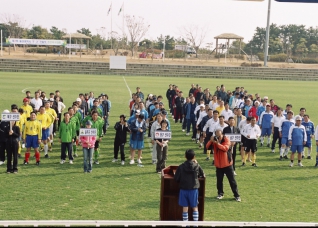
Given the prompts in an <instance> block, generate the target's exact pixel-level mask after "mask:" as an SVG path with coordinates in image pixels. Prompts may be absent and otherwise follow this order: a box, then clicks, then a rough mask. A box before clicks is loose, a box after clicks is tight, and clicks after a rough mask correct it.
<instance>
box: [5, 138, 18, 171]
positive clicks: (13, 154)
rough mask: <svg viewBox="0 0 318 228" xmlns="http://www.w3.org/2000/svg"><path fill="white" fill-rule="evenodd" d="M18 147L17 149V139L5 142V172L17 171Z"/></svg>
mask: <svg viewBox="0 0 318 228" xmlns="http://www.w3.org/2000/svg"><path fill="white" fill-rule="evenodd" d="M18 149H19V143H18V141H17V140H12V142H7V145H6V150H7V172H14V171H18ZM12 161H13V163H12Z"/></svg>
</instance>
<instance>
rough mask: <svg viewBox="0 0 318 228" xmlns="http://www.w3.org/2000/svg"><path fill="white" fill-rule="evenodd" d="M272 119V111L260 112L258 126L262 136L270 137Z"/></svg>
mask: <svg viewBox="0 0 318 228" xmlns="http://www.w3.org/2000/svg"><path fill="white" fill-rule="evenodd" d="M273 117H274V113H273V112H272V111H269V112H266V111H264V112H262V114H261V116H260V118H259V125H260V126H261V127H262V136H264V135H268V136H270V135H271V133H272V119H273Z"/></svg>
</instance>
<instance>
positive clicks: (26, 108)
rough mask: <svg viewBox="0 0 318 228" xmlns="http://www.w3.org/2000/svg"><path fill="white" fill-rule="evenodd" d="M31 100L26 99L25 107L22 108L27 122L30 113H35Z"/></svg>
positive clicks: (24, 100)
mask: <svg viewBox="0 0 318 228" xmlns="http://www.w3.org/2000/svg"><path fill="white" fill-rule="evenodd" d="M29 102H30V101H29V99H28V98H24V99H23V105H22V106H21V108H22V109H23V112H24V113H25V116H26V118H27V120H29V119H30V113H31V112H33V108H32V106H31V105H30V104H29Z"/></svg>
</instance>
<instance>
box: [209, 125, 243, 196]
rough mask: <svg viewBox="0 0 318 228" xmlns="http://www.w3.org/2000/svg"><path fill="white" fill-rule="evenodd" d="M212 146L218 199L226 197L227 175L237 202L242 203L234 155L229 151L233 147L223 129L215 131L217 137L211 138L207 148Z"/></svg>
mask: <svg viewBox="0 0 318 228" xmlns="http://www.w3.org/2000/svg"><path fill="white" fill-rule="evenodd" d="M211 144H213V150H214V165H215V167H216V181H217V183H216V186H217V189H218V196H217V197H216V198H217V199H223V197H224V196H223V195H224V192H223V178H224V174H226V177H227V179H228V180H229V183H230V186H231V189H232V192H233V194H234V197H235V200H236V201H237V202H241V198H240V195H239V193H238V190H237V184H236V180H235V177H234V170H233V165H232V164H233V161H232V153H231V150H229V148H230V145H231V142H230V140H229V139H228V138H227V137H225V136H224V135H223V133H222V130H221V129H217V130H216V131H215V136H211V138H210V140H209V142H208V143H207V144H206V148H210V145H211Z"/></svg>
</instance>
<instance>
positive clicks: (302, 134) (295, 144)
mask: <svg viewBox="0 0 318 228" xmlns="http://www.w3.org/2000/svg"><path fill="white" fill-rule="evenodd" d="M288 140H289V141H292V145H291V151H292V152H293V153H295V152H296V151H297V152H298V153H301V152H303V150H304V144H303V142H306V141H307V134H306V129H305V127H304V126H303V125H300V126H296V125H294V126H291V128H290V129H289V134H288Z"/></svg>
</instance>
